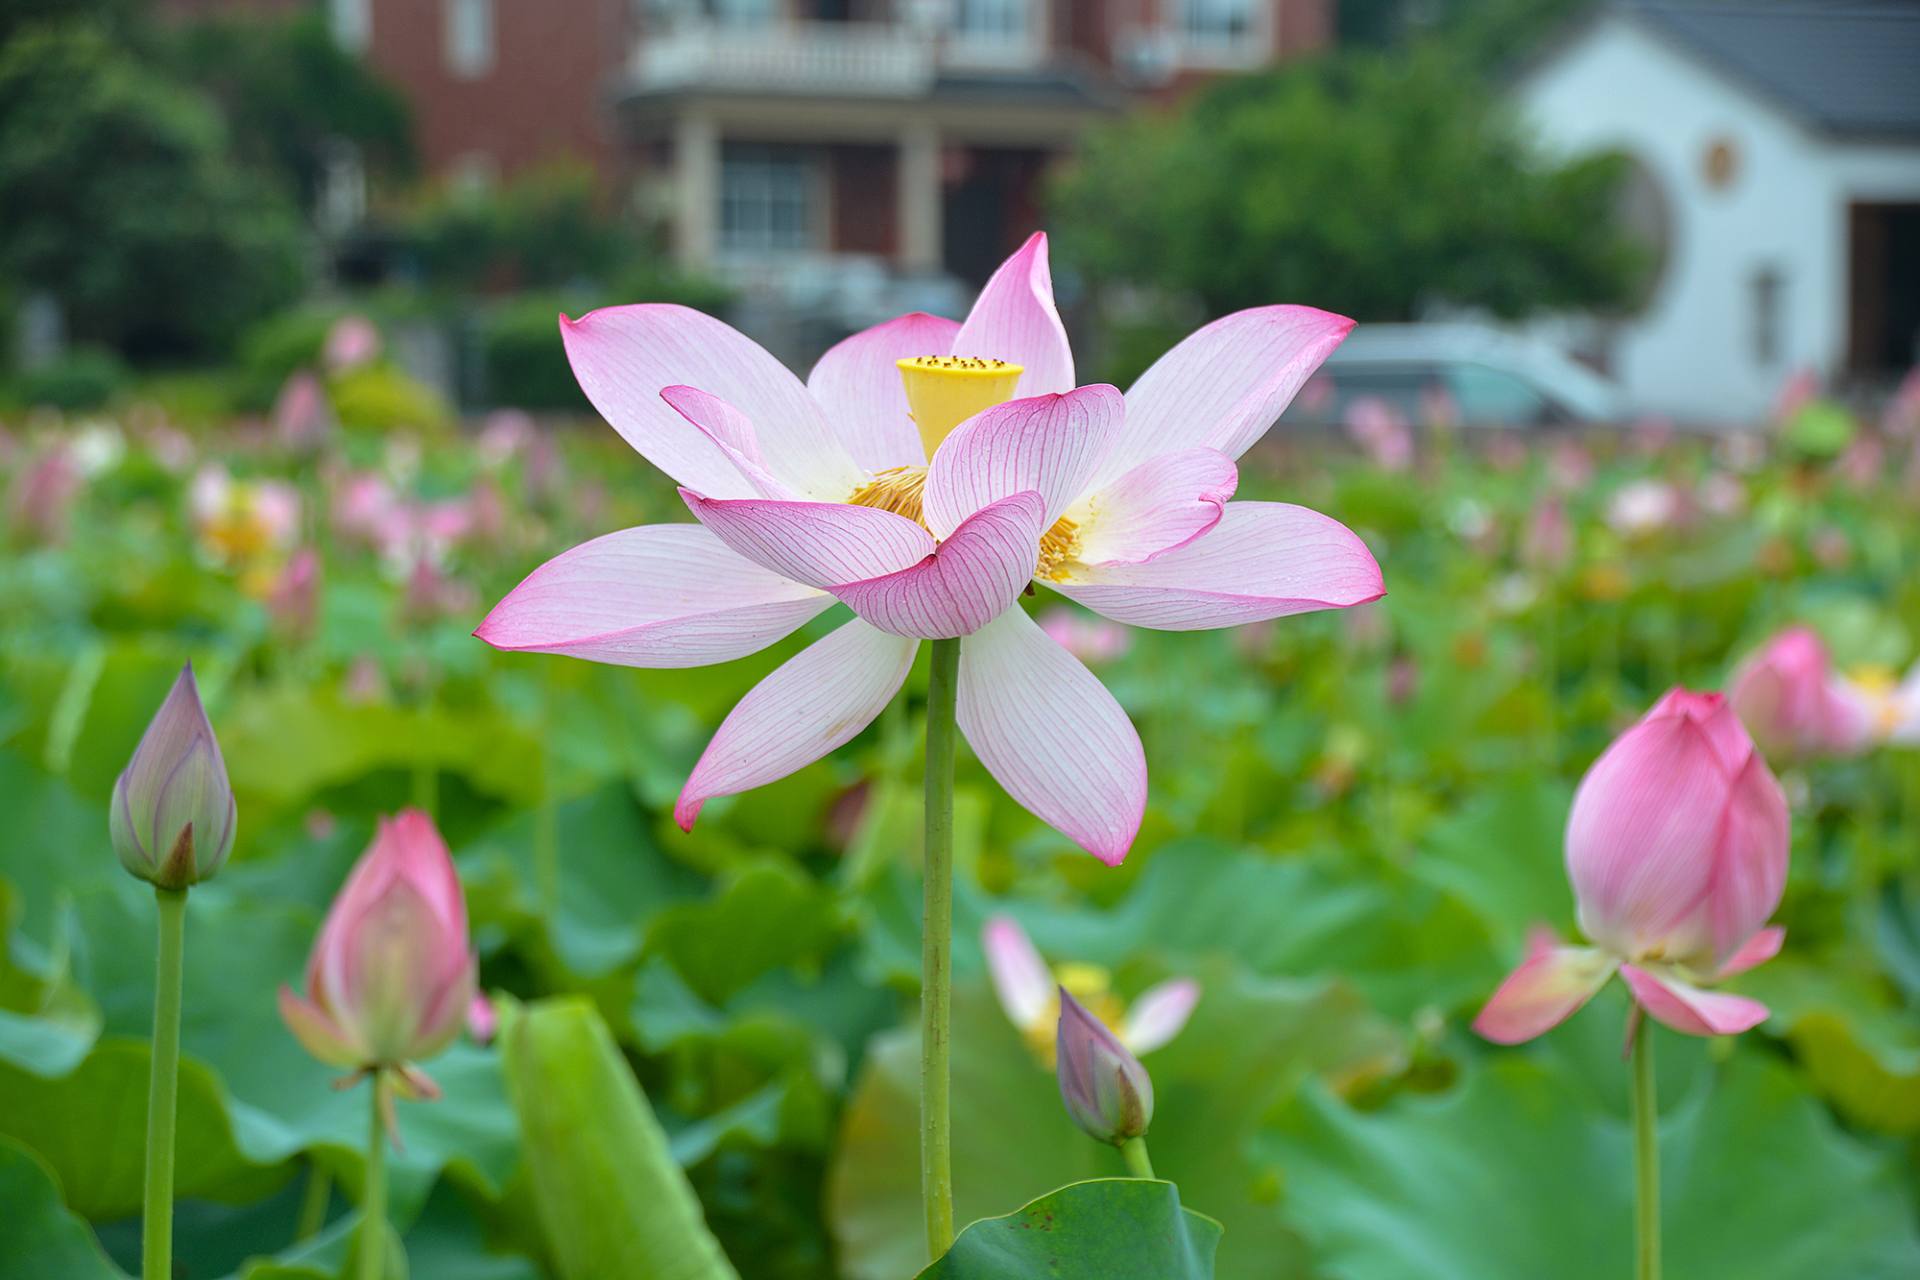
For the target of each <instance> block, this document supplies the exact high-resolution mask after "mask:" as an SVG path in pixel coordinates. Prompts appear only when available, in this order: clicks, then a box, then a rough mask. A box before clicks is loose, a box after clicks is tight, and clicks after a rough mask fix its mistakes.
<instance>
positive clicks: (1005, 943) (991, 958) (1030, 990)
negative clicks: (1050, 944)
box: [980, 916, 1054, 1031]
mask: <svg viewBox="0 0 1920 1280" xmlns="http://www.w3.org/2000/svg"><path fill="white" fill-rule="evenodd" d="M980 948H981V950H982V951H984V952H985V953H986V957H987V974H988V976H990V977H991V978H992V979H993V991H994V994H995V995H997V996H999V997H1000V1007H1001V1008H1002V1009H1004V1010H1006V1013H1007V1019H1008V1021H1010V1022H1012V1023H1013V1025H1014V1026H1016V1027H1018V1028H1020V1030H1022V1031H1030V1030H1032V1029H1034V1028H1035V1027H1039V1026H1043V1025H1044V1024H1045V1023H1046V1021H1047V1016H1048V1014H1049V1013H1051V1012H1052V1010H1053V999H1054V996H1053V970H1051V969H1049V968H1048V967H1047V962H1046V961H1045V960H1042V959H1041V958H1040V953H1039V952H1038V951H1036V950H1035V949H1034V946H1033V940H1032V939H1030V938H1028V937H1027V931H1026V930H1025V929H1022V928H1021V927H1020V924H1019V922H1018V921H1016V920H1015V919H1014V918H1013V917H1012V916H993V917H991V918H990V919H988V921H987V923H986V925H985V927H984V928H982V929H981V930H980Z"/></svg>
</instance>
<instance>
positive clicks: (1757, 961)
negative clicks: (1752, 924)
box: [1713, 925, 1787, 981]
mask: <svg viewBox="0 0 1920 1280" xmlns="http://www.w3.org/2000/svg"><path fill="white" fill-rule="evenodd" d="M1786 941H1787V931H1786V930H1785V929H1782V928H1781V927H1780V926H1779V925H1770V926H1768V927H1767V928H1765V929H1762V930H1760V932H1758V933H1756V934H1754V935H1753V936H1752V937H1751V938H1748V939H1747V940H1746V942H1745V944H1743V945H1742V946H1741V948H1740V949H1739V950H1738V951H1736V952H1734V953H1733V954H1732V955H1731V956H1729V957H1727V962H1726V963H1725V964H1723V965H1721V966H1720V972H1718V973H1716V974H1714V975H1713V976H1714V980H1715V981H1719V980H1721V979H1724V978H1731V977H1733V976H1734V975H1735V974H1737V973H1745V972H1746V971H1747V970H1749V969H1757V968H1759V967H1760V966H1761V965H1763V964H1765V963H1766V962H1767V961H1769V960H1771V959H1773V958H1774V957H1775V956H1777V955H1779V954H1780V948H1781V947H1782V946H1784V945H1785V944H1786Z"/></svg>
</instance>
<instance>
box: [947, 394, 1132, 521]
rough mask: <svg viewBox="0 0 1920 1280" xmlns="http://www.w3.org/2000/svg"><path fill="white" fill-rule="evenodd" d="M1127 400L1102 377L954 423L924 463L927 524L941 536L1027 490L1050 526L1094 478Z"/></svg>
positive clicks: (1012, 402)
mask: <svg viewBox="0 0 1920 1280" xmlns="http://www.w3.org/2000/svg"><path fill="white" fill-rule="evenodd" d="M1124 410H1125V402H1124V401H1122V400H1121V398H1120V392H1119V390H1118V389H1117V388H1114V387H1109V386H1105V385H1101V384H1096V385H1094V386H1088V387H1079V388H1076V389H1075V390H1073V391H1069V392H1066V393H1065V394H1064V395H1042V396H1029V397H1027V398H1025V399H1020V400H1009V401H1008V402H1007V403H1005V404H1002V405H995V406H994V407H993V408H991V409H988V410H987V411H985V412H984V413H978V414H975V415H974V416H973V417H971V418H969V419H967V420H966V421H965V422H963V423H961V424H960V425H959V426H957V427H955V428H954V429H953V431H952V432H951V433H950V434H949V435H948V436H947V438H946V439H945V440H944V441H942V442H941V444H940V448H939V450H938V451H936V452H935V453H934V455H933V465H932V466H930V467H929V468H928V469H927V487H926V493H925V498H924V501H925V503H926V508H925V511H926V518H927V527H928V528H930V529H932V530H933V533H934V536H935V537H937V538H944V537H946V536H948V535H949V534H950V533H952V532H953V530H955V529H956V528H958V527H959V525H960V522H961V521H963V520H965V519H966V518H967V517H968V516H970V515H972V514H973V513H974V512H976V511H978V510H980V509H981V508H983V507H985V506H987V505H989V504H990V503H994V502H998V501H999V500H1000V499H1002V498H1005V497H1007V496H1009V495H1010V494H1015V493H1021V492H1025V491H1027V490H1032V491H1034V492H1036V493H1038V494H1039V495H1040V497H1041V499H1042V501H1043V502H1044V503H1045V514H1044V516H1043V520H1042V524H1041V526H1040V527H1041V528H1042V529H1047V528H1050V527H1051V526H1052V525H1053V522H1054V521H1056V520H1058V519H1059V518H1060V517H1061V515H1062V514H1063V513H1064V512H1065V511H1066V509H1067V507H1068V505H1069V504H1071V503H1072V502H1073V501H1074V499H1076V498H1078V497H1079V496H1080V495H1081V494H1082V493H1083V492H1085V490H1086V487H1087V481H1088V480H1090V479H1092V478H1093V473H1094V470H1095V469H1096V468H1097V467H1099V465H1100V463H1101V460H1102V459H1104V458H1105V457H1106V454H1107V450H1108V449H1110V448H1112V447H1113V441H1114V439H1115V437H1116V436H1117V435H1118V433H1119V431H1120V416H1121V414H1122V413H1123V412H1124Z"/></svg>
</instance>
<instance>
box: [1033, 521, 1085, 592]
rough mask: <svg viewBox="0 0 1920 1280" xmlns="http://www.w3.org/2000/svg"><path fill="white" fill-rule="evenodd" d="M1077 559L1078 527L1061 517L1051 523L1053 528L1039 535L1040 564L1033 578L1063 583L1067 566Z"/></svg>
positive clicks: (1078, 547) (1078, 550)
mask: <svg viewBox="0 0 1920 1280" xmlns="http://www.w3.org/2000/svg"><path fill="white" fill-rule="evenodd" d="M1079 558H1080V526H1079V525H1077V524H1075V523H1074V522H1073V521H1071V520H1069V519H1067V518H1066V517H1065V516H1061V517H1060V518H1059V519H1058V520H1055V521H1054V522H1053V528H1051V529H1049V530H1047V531H1046V532H1045V533H1043V534H1041V535H1040V564H1039V567H1037V568H1036V569H1035V570H1034V571H1033V576H1034V577H1036V578H1051V579H1053V580H1054V581H1055V582H1060V581H1064V580H1065V578H1066V576H1067V566H1068V565H1070V564H1073V563H1074V562H1075V561H1077V560H1079Z"/></svg>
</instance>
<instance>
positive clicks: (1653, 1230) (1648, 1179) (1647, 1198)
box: [1633, 1022, 1660, 1280]
mask: <svg viewBox="0 0 1920 1280" xmlns="http://www.w3.org/2000/svg"><path fill="white" fill-rule="evenodd" d="M1633 1191H1634V1240H1635V1242H1636V1244H1637V1257H1638V1263H1637V1265H1636V1266H1635V1268H1634V1275H1635V1276H1636V1277H1637V1280H1660V1109H1659V1106H1658V1104H1657V1103H1656V1102H1655V1101H1654V1086H1653V1028H1652V1026H1650V1025H1648V1024H1646V1023H1644V1022H1643V1023H1642V1024H1641V1026H1640V1027H1639V1035H1637V1036H1635V1037H1634V1041H1633Z"/></svg>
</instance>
